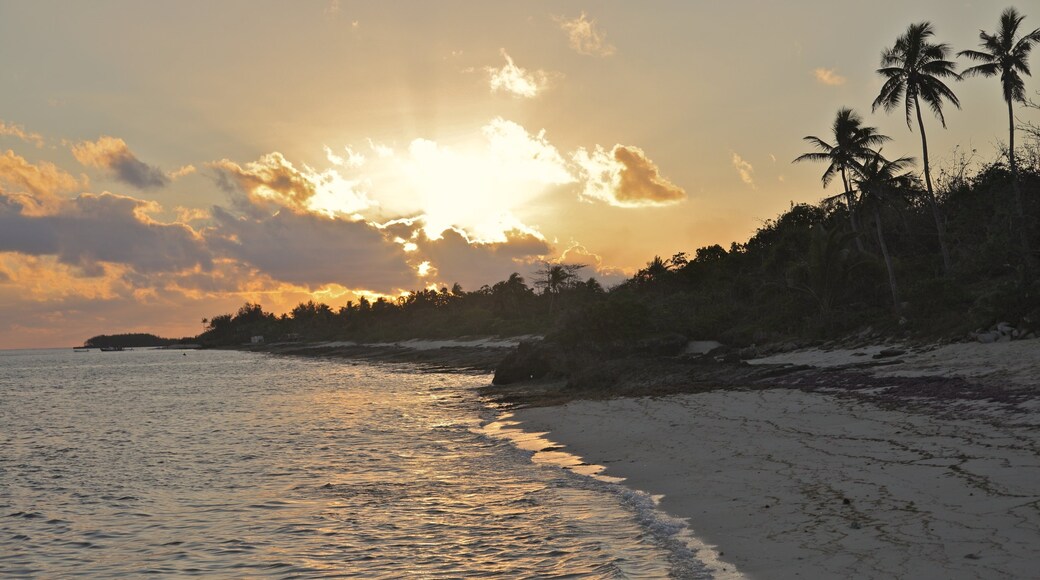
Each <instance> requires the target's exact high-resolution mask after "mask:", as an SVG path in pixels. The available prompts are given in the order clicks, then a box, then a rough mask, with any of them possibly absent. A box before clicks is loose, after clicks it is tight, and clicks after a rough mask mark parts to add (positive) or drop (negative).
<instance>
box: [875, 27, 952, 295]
mask: <svg viewBox="0 0 1040 580" xmlns="http://www.w3.org/2000/svg"><path fill="white" fill-rule="evenodd" d="M934 34H935V32H934V31H933V30H932V25H931V23H928V22H921V23H919V24H911V25H910V26H909V27H908V28H907V29H906V33H904V34H903V35H902V36H900V37H899V38H897V39H896V43H895V45H894V46H893V47H892V48H889V49H887V50H885V51H884V52H882V53H881V67H882V68H879V69H878V71H877V72H878V74H880V75H881V76H883V77H885V78H886V79H887V80H886V81H885V84H884V85H882V86H881V92H880V93H879V94H878V96H877V98H876V99H874V107H873V109H874V110H875V111H876V110H877V108H878V107H884V109H885V111H891V110H892V109H894V108H895V107H896V106H898V105H899V104H900V103H901V102H902V103H903V107H904V109H905V111H906V126H907V127H909V128H910V129H911V130H913V127H912V125H911V124H910V116H911V112H913V113H914V114H916V115H917V126H918V128H919V129H920V131H921V161H922V162H923V164H924V183H925V187H926V189H927V190H928V203H929V205H930V206H931V208H932V218H933V219H934V220H935V230H936V233H937V234H938V240H939V250H940V253H941V254H942V262H943V271H944V272H945V273H946V274H947V275H949V273H950V270H951V268H952V265H951V259H950V250H949V248H948V247H947V246H946V223H945V221H944V220H943V217H942V215H941V212H940V211H939V205H938V203H936V201H935V189H934V188H933V187H932V171H931V168H930V166H929V163H928V137H927V135H925V131H924V118H923V117H922V116H921V101H924V102H925V103H926V104H927V105H928V107H929V108H931V110H932V112H933V113H935V116H937V117H939V121H941V122H942V125H943V127H945V126H946V118H945V117H943V112H942V107H943V100H944V99H945V100H947V101H949V102H951V103H953V104H954V105H956V106H957V108H960V106H961V103H960V101H959V100H957V95H955V94H953V91H951V90H950V87H948V86H946V84H945V83H943V79H946V78H953V79H960V75H958V74H957V73H956V72H954V70H953V68H954V63H953V62H951V61H949V60H946V55H947V53H949V51H950V47H949V46H947V45H945V44H933V43H931V42H929V39H930V38H931V37H932V36H933V35H934Z"/></svg>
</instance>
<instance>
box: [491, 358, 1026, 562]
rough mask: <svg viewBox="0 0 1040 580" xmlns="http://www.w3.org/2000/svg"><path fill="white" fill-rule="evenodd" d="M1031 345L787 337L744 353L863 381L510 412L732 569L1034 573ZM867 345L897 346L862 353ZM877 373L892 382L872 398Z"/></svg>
mask: <svg viewBox="0 0 1040 580" xmlns="http://www.w3.org/2000/svg"><path fill="white" fill-rule="evenodd" d="M1038 346H1040V344H1038V342H1037V341H1036V340H1026V341H1016V342H1009V343H1000V344H977V343H963V344H951V345H945V346H935V345H933V346H928V347H917V348H906V349H894V348H893V346H892V345H885V346H877V347H867V348H857V349H840V348H836V349H831V350H823V349H819V348H816V349H805V350H801V351H795V352H789V353H782V354H778V355H774V356H771V357H769V358H763V359H757V360H751V361H748V362H749V363H751V366H752V367H755V366H756V365H761V366H764V367H770V368H777V365H807V366H808V367H809V369H810V370H809V371H808V372H820V373H823V372H825V371H826V373H831V374H824V375H822V376H825V377H826V376H831V377H839V376H842V375H841V373H842V372H843V371H846V372H847V373H850V376H855V377H869V378H870V379H871V380H872V381H873V382H871V383H870V384H868V385H866V387H865V388H859V389H854V390H850V391H842V390H829V389H827V388H826V387H820V381H819V380H816V381H815V382H814V383H813V387H812V388H809V389H807V388H803V387H801V386H797V385H795V386H792V385H784V384H781V383H782V382H781V383H771V384H762V382H761V381H758V382H757V383H756V384H754V385H752V386H750V388H735V387H732V386H729V387H727V388H724V389H714V390H705V391H702V392H687V393H682V392H679V393H676V394H668V395H664V396H635V397H616V398H606V399H599V400H583V399H580V398H575V399H574V400H570V401H568V402H565V403H564V404H562V405H554V406H531V407H522V408H518V409H516V410H515V411H513V415H512V416H511V417H510V420H512V421H517V422H518V423H519V426H520V428H522V429H524V430H525V431H528V432H534V433H545V435H543V437H544V438H545V439H548V440H550V441H551V442H553V443H554V444H555V445H557V446H564V450H565V451H567V452H570V453H572V454H575V455H578V456H580V458H581V459H582V460H583V461H584V462H587V463H591V464H596V465H602V466H604V467H605V470H604V471H603V473H604V474H605V475H608V476H613V477H620V478H624V480H625V485H627V486H630V487H632V488H635V489H638V490H642V491H645V492H647V493H650V494H654V495H660V496H662V497H661V500H660V501H661V504H660V505H661V507H662V508H663V509H664V510H665V511H667V512H668V513H670V514H672V515H673V516H676V517H680V518H685V519H687V521H688V522H689V525H690V527H691V529H692V532H693V533H694V534H695V535H696V536H698V537H699V538H702V539H703V540H704V541H706V542H707V543H708V544H709V545H711V546H713V547H714V550H715V551H716V552H717V555H718V557H719V559H720V560H721V561H723V562H728V563H731V564H732V565H734V566H736V568H737V570H738V571H739V572H740V573H741V574H743V575H745V576H747V577H751V578H893V577H896V578H1030V577H1035V572H1036V570H1038V569H1040V549H1038V546H1040V453H1038V451H1040V429H1038V425H1040V420H1038V417H1037V414H1036V410H1037V407H1038V405H1037V397H1036V396H1035V393H1036V387H1037V383H1036V380H1037V379H1036V376H1035V375H1036V369H1040V352H1038V351H1040V349H1038V348H1037V347H1038ZM883 350H884V351H888V352H894V351H897V350H904V352H903V353H900V354H899V355H893V356H892V357H880V358H879V359H875V358H874V356H875V355H878V354H879V353H880V352H881V351H883ZM885 359H887V360H885ZM870 361H873V362H870ZM882 362H883V363H884V364H882ZM781 368H782V367H781ZM798 368H804V367H798ZM801 372H802V373H804V372H806V371H801ZM921 379H927V381H925V382H922V383H921V384H924V385H927V386H928V387H929V393H928V394H927V395H922V396H914V394H913V390H912V389H911V388H909V387H908V385H909V386H912V384H913V381H918V380H921ZM857 380H859V379H857ZM944 380H948V381H949V382H950V384H951V385H954V384H955V385H958V389H959V390H960V391H965V392H968V391H970V392H972V393H976V394H978V393H982V394H986V393H994V392H997V393H1001V392H1003V391H1006V392H1007V393H1008V394H1009V396H1010V395H1011V394H1013V395H1014V396H1013V397H1012V398H1011V399H1010V400H1013V404H1009V403H1008V400H1009V399H1007V398H1006V397H1003V396H1000V395H997V396H971V397H967V398H961V399H958V400H955V401H954V400H949V399H944V398H943V397H942V396H939V397H934V396H932V392H933V391H934V390H935V389H936V385H939V386H940V387H941V385H942V384H943V381H944ZM886 381H892V383H893V387H892V389H893V391H898V395H896V396H886V395H885V390H886V388H887V387H886V386H885V385H886ZM907 381H911V383H908V382H907ZM857 384H858V383H857ZM964 385H970V386H971V388H965V387H964ZM552 449H555V447H553V448H552ZM538 460H539V459H538V454H535V461H538Z"/></svg>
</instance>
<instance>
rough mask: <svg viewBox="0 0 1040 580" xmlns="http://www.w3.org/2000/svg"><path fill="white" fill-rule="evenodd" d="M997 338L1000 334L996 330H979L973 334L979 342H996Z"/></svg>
mask: <svg viewBox="0 0 1040 580" xmlns="http://www.w3.org/2000/svg"><path fill="white" fill-rule="evenodd" d="M998 338H1000V334H998V333H996V332H980V333H978V334H976V335H975V340H977V341H979V342H981V343H982V344H991V343H994V342H997V339H998Z"/></svg>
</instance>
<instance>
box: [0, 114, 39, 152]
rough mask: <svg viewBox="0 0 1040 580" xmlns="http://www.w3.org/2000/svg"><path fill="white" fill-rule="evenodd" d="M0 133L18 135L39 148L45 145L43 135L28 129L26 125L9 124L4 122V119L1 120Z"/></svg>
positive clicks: (11, 135) (10, 135)
mask: <svg viewBox="0 0 1040 580" xmlns="http://www.w3.org/2000/svg"><path fill="white" fill-rule="evenodd" d="M0 135H7V136H9V137H17V138H19V139H21V140H22V141H25V142H27V143H32V144H33V145H36V147H38V148H41V147H43V135H40V134H39V133H33V132H31V131H26V130H25V127H22V126H21V125H8V124H7V123H5V122H3V120H0Z"/></svg>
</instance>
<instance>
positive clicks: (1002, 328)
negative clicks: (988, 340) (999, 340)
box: [996, 322, 1015, 334]
mask: <svg viewBox="0 0 1040 580" xmlns="http://www.w3.org/2000/svg"><path fill="white" fill-rule="evenodd" d="M1014 329H1015V327H1014V326H1011V324H1009V323H1007V322H998V323H997V328H996V330H997V332H999V333H1000V334H1011V331H1012V330H1014Z"/></svg>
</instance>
